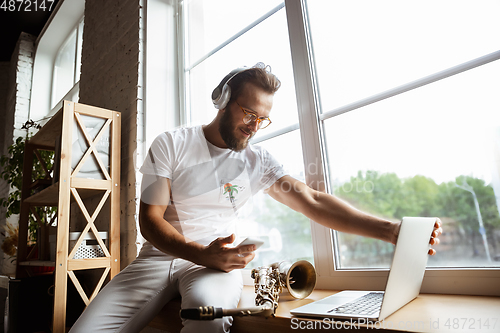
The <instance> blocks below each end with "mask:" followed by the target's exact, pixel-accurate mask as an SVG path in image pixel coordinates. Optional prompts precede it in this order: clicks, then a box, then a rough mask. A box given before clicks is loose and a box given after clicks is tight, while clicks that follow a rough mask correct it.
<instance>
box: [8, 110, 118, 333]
mask: <svg viewBox="0 0 500 333" xmlns="http://www.w3.org/2000/svg"><path fill="white" fill-rule="evenodd" d="M88 117H94V118H91V119H98V121H100V122H101V123H102V127H101V128H100V129H99V128H98V129H97V131H96V130H95V129H93V130H94V133H92V134H91V133H89V128H87V127H86V125H85V121H84V118H85V119H89V118H88ZM120 124H121V121H120V113H119V112H115V111H110V110H106V109H101V108H97V107H92V106H88V105H84V104H79V103H74V102H68V101H65V102H64V103H63V107H62V108H61V109H60V110H59V111H58V112H57V113H56V114H55V115H54V116H53V117H52V118H51V119H50V120H49V121H48V122H47V123H46V124H45V126H43V128H41V129H40V130H39V131H38V133H36V134H35V135H34V136H33V138H31V139H30V140H29V141H28V142H26V148H25V155H24V167H23V184H22V191H21V192H22V194H21V213H20V223H19V245H18V260H17V262H18V266H17V271H16V277H17V278H23V277H26V276H29V275H32V274H33V270H32V268H33V267H43V266H49V267H50V266H52V267H54V279H55V280H54V317H53V330H52V331H53V332H55V333H58V332H65V329H66V327H65V326H66V301H67V281H68V277H69V278H70V279H71V281H72V282H73V284H74V285H75V287H76V289H77V290H78V292H79V294H80V296H81V297H82V299H83V301H84V302H85V304H86V305H88V304H89V303H90V302H91V301H92V299H93V298H94V297H95V296H96V295H97V293H98V292H99V290H100V288H101V287H102V285H103V283H104V282H105V280H106V278H107V276H108V275H110V278H113V277H114V276H115V275H116V274H117V273H118V272H119V270H120V136H121V133H120ZM75 129H76V130H77V131H78V134H79V136H80V140H81V141H84V145H85V146H86V147H87V149H86V150H85V151H84V152H83V153H82V152H80V153H81V154H82V156H81V158H80V160H79V162H78V163H77V165H76V166H74V167H72V160H73V164H74V159H75V157H76V158H78V155H77V154H75V152H74V151H72V150H73V149H72V146H73V143H74V142H73V141H74V135H76V133H73V132H74V131H75ZM105 133H109V140H108V139H106V140H104V139H103V138H105V137H106V136H105ZM82 139H83V140H82ZM80 145H82V142H80ZM103 146H104V148H105V150H106V151H107V152H108V153H107V155H106V156H107V157H108V158H107V160H108V161H109V163H107V162H103V161H102V157H100V153H99V151H98V147H99V149H100V150H101V151H102V148H103ZM40 150H51V151H54V152H55V156H56V160H55V163H54V164H55V165H57V164H58V165H59V167H58V168H57V169H58V172H56V171H51V170H46V173H47V177H46V179H44V180H37V181H36V182H32V172H33V162H34V158H38V156H39V153H38V151H40ZM89 159H93V161H94V163H95V164H96V165H97V166H98V172H99V173H100V174H101V176H102V177H101V178H102V179H91V178H84V177H85V175H82V174H83V172H81V171H82V168H85V167H84V165H85V163H88V160H89ZM42 164H43V163H42ZM50 173H52V174H56V177H55V178H56V179H54V180H53V181H50V182H48V180H50V178H51V177H49V174H50ZM40 183H45V184H46V185H49V186H48V187H46V188H45V189H43V190H41V191H39V192H37V193H34V189H35V188H37V187H38V185H39V184H40ZM47 183H49V184H47ZM50 184H52V185H50ZM87 198H95V200H97V201H98V202H99V203H98V205H97V208H96V209H95V210H94V212H93V213H92V214H89V212H88V211H87V208H86V206H85V203H84V200H85V199H87ZM92 200H94V199H92ZM108 201H109V203H107V202H108ZM75 203H76V205H78V207H79V208H80V210H81V214H82V215H83V216H84V218H85V221H86V226H85V227H84V228H83V230H79V232H80V231H81V234H80V237H79V238H78V240H77V241H76V244H75V245H74V246H73V247H72V248H70V246H69V243H70V242H69V239H70V238H69V232H70V217H71V204H75ZM105 204H107V205H109V206H108V207H110V209H109V216H104V218H105V219H106V220H109V225H108V227H107V228H108V230H106V231H107V232H108V246H106V244H105V243H104V241H103V239H102V238H101V237H100V236H99V234H98V232H99V230H97V227H96V226H95V224H94V222H95V221H96V219H97V218H98V216H99V218H101V216H102V214H103V212H102V211H101V210H102V208H103V206H104V205H105ZM36 206H52V207H57V229H56V249H55V253H56V255H55V261H50V260H47V258H46V255H39V256H38V258H39V259H31V258H32V257H33V255H30V253H28V246H27V239H28V223H29V218H30V214H33V213H34V210H33V207H36ZM106 212H108V210H106ZM44 228H48V227H47V226H44V227H43V228H42V229H44ZM87 233H92V234H93V235H94V237H95V239H96V240H97V242H98V244H99V246H100V248H101V250H102V251H103V253H104V257H96V258H86V259H73V258H74V255H75V253H76V251H77V250H78V248H79V247H80V244H82V241H83V239H84V236H85V235H86V234H87ZM40 236H41V235H39V238H40V240H38V242H44V243H45V244H43V246H42V247H44V248H47V247H48V244H47V243H48V241H47V240H48V236H47V235H45V236H44V237H40ZM46 253H47V251H45V254H46ZM96 268H104V273H103V274H102V276H101V278H100V280H99V282H98V284H97V286H96V288H95V290H94V291H93V293H92V295H90V297H89V296H87V294H86V293H85V291H84V290H83V288H82V285H81V284H80V282H79V280H78V278H77V277H76V275H75V273H74V271H77V270H87V269H96Z"/></svg>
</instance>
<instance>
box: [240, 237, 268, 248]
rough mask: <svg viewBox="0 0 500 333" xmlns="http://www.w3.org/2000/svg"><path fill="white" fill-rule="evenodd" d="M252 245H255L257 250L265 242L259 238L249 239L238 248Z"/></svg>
mask: <svg viewBox="0 0 500 333" xmlns="http://www.w3.org/2000/svg"><path fill="white" fill-rule="evenodd" d="M252 244H253V245H255V249H256V250H257V249H258V248H259V247H261V246H262V245H263V244H264V241H263V240H261V239H258V238H254V237H247V238H245V239H244V240H243V241H242V242H241V243H239V244H238V245H236V246H240V245H252Z"/></svg>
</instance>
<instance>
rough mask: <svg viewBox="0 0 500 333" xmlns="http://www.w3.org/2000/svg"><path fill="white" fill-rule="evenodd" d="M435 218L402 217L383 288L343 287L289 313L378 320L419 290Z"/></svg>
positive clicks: (401, 305) (405, 302) (404, 303)
mask: <svg viewBox="0 0 500 333" xmlns="http://www.w3.org/2000/svg"><path fill="white" fill-rule="evenodd" d="M435 221H436V218H429V217H405V218H403V222H402V223H401V229H400V231H399V236H398V240H397V242H396V248H395V250H394V256H393V258H392V265H391V270H390V272H389V277H388V279H387V284H386V288H385V291H358V290H345V291H342V292H340V293H337V294H335V295H332V296H329V297H327V298H324V299H322V300H319V301H316V302H313V303H309V304H307V305H304V306H301V307H299V308H296V309H294V310H291V311H290V313H291V314H292V315H294V316H299V317H312V318H335V319H339V320H340V319H350V320H360V319H363V320H375V321H381V320H383V319H385V318H387V317H388V316H390V315H391V314H392V313H394V312H396V311H397V310H399V309H400V308H401V307H403V306H404V305H406V304H407V303H409V302H410V301H412V300H413V299H414V298H415V297H417V296H418V294H419V293H420V287H421V286H422V280H423V278H424V273H425V267H426V265H427V258H428V254H427V253H428V251H429V240H430V238H431V234H432V231H433V230H434V223H435ZM358 303H364V305H359V304H358Z"/></svg>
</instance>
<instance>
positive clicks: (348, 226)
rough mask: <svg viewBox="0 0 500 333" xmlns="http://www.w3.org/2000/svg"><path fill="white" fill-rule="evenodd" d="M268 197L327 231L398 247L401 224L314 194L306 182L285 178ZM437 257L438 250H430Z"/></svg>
mask: <svg viewBox="0 0 500 333" xmlns="http://www.w3.org/2000/svg"><path fill="white" fill-rule="evenodd" d="M267 193H268V194H269V195H270V196H271V197H272V198H274V199H276V200H277V201H279V202H281V203H283V204H285V205H287V206H288V207H290V208H292V209H293V210H295V211H297V212H300V213H302V214H304V215H305V216H307V217H308V218H310V219H311V220H313V221H315V222H317V223H319V224H321V225H324V226H325V227H328V228H331V229H334V230H337V231H341V232H346V233H350V234H356V235H361V236H366V237H371V238H376V239H381V240H383V241H386V242H390V243H393V244H396V241H397V239H398V234H399V228H400V227H401V222H392V221H389V220H385V219H381V218H378V217H375V216H373V215H370V214H367V213H364V212H362V211H360V210H358V209H356V208H354V207H352V206H351V205H349V204H348V203H346V202H345V201H343V200H341V199H339V198H338V197H336V196H333V195H330V194H327V193H323V192H319V191H316V190H313V189H312V188H310V187H309V186H307V185H306V184H304V183H303V182H301V181H299V180H297V179H295V178H293V177H291V176H284V177H282V178H280V179H279V180H278V181H276V182H275V183H274V184H273V185H272V186H271V187H270V188H269V189H267ZM441 232H442V229H441V222H440V221H439V219H438V220H437V221H436V224H435V226H434V231H433V234H432V238H431V240H430V244H431V245H436V244H438V243H439V239H438V238H437V237H439V235H440V234H441ZM429 254H435V250H434V249H431V250H429Z"/></svg>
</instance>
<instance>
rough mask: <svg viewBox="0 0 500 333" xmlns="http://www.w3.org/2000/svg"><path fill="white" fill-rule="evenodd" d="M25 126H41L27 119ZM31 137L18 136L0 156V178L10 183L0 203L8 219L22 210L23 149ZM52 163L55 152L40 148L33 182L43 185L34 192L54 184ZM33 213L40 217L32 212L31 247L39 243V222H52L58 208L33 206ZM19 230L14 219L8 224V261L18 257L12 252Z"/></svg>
mask: <svg viewBox="0 0 500 333" xmlns="http://www.w3.org/2000/svg"><path fill="white" fill-rule="evenodd" d="M25 126H28V128H29V127H33V126H35V127H38V125H36V124H34V122H32V121H28V122H27V123H26V124H25ZM28 139H29V136H27V137H26V138H24V137H18V138H17V139H16V141H15V142H14V144H12V145H11V146H10V147H9V149H8V155H4V156H1V157H0V167H1V172H0V177H2V178H3V179H4V180H5V181H6V182H7V183H8V184H9V185H10V193H9V195H8V197H7V198H0V205H2V206H3V207H5V208H6V214H5V217H6V218H7V219H8V218H9V217H11V216H15V215H18V214H19V213H20V208H21V188H22V182H23V162H24V150H25V146H26V141H27V140H28ZM40 159H41V160H40ZM53 164H54V152H53V151H44V150H40V151H38V153H37V158H35V159H34V163H33V173H32V179H31V181H32V182H35V181H38V183H39V184H40V185H39V186H38V187H35V188H33V191H39V190H41V189H43V187H47V186H49V185H50V184H51V173H52V168H53ZM33 212H34V213H35V214H36V215H37V216H38V219H36V218H35V216H34V214H30V217H29V223H28V245H32V246H33V245H34V244H35V243H36V240H37V238H38V234H39V229H40V225H39V221H40V222H41V223H44V224H49V225H51V224H52V223H53V222H54V220H55V218H56V209H55V208H54V207H33ZM11 220H12V219H11ZM17 231H18V228H17V227H15V226H14V225H13V223H12V222H10V223H7V224H6V233H5V237H6V238H5V240H4V244H2V250H3V251H4V253H6V255H8V256H9V258H10V259H8V260H11V261H12V260H15V256H13V255H11V254H12V253H13V252H12V251H13V250H12V249H13V248H15V250H14V252H15V251H16V250H17V238H18V237H17ZM4 247H5V249H4ZM6 250H7V251H6ZM35 251H36V249H35ZM7 252H8V253H7ZM13 257H14V258H13Z"/></svg>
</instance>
